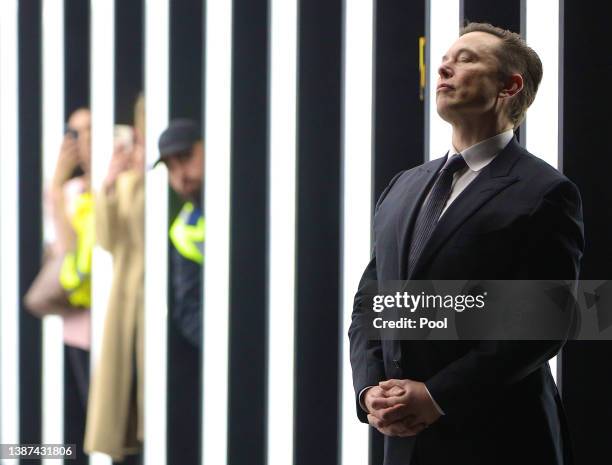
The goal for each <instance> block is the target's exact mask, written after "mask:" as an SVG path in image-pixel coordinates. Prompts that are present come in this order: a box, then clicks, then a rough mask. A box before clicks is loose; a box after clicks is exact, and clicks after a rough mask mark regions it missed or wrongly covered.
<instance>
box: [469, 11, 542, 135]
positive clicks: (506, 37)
mask: <svg viewBox="0 0 612 465" xmlns="http://www.w3.org/2000/svg"><path fill="white" fill-rule="evenodd" d="M469 32H486V33H488V34H492V35H494V36H496V37H499V38H500V39H501V41H502V42H501V44H500V46H499V47H498V48H497V50H496V56H497V61H498V62H499V72H500V78H501V79H502V80H503V81H505V80H506V79H508V78H509V77H510V76H511V75H512V74H514V73H518V74H520V75H521V76H522V77H523V90H522V91H521V92H519V93H518V94H517V95H516V96H515V97H514V98H513V99H512V101H511V102H510V109H509V114H508V116H509V118H510V120H511V121H512V123H513V124H514V127H515V128H516V127H518V126H519V125H520V124H521V123H522V122H523V119H525V112H526V111H527V108H529V106H530V105H531V104H532V103H533V100H534V99H535V96H536V93H537V92H538V86H539V85H540V82H541V81H542V61H541V60H540V57H539V56H538V54H537V53H536V52H535V51H534V50H533V49H532V48H531V47H529V46H528V45H527V43H526V42H525V40H523V38H522V37H521V36H520V35H519V34H517V33H516V32H512V31H508V30H507V29H502V28H500V27H496V26H493V25H492V24H489V23H468V24H467V25H466V26H464V27H463V28H462V29H461V31H460V33H459V35H461V36H462V35H464V34H467V33H469Z"/></svg>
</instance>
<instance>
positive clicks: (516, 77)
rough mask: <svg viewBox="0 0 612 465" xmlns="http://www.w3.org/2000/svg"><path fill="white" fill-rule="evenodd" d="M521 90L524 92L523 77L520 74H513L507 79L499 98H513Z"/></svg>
mask: <svg viewBox="0 0 612 465" xmlns="http://www.w3.org/2000/svg"><path fill="white" fill-rule="evenodd" d="M521 90H523V76H521V75H520V74H511V75H510V77H508V79H506V82H504V86H503V87H502V88H501V90H500V91H499V97H500V98H507V97H513V96H514V95H516V94H518V93H519V92H520V91H521Z"/></svg>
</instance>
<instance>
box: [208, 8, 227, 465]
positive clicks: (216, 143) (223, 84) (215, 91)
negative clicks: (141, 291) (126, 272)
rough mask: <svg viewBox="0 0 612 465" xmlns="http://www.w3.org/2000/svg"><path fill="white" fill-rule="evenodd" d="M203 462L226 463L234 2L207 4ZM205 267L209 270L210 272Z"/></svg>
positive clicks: (223, 464)
mask: <svg viewBox="0 0 612 465" xmlns="http://www.w3.org/2000/svg"><path fill="white" fill-rule="evenodd" d="M205 79H206V99H205V100H206V108H205V113H204V114H205V115H207V117H206V128H205V137H204V141H205V165H206V169H205V171H204V172H205V173H206V182H205V183H204V184H205V195H204V206H205V208H204V213H205V215H206V242H205V254H204V256H205V260H204V264H205V265H204V309H203V312H204V313H203V315H204V320H203V321H204V339H203V341H204V346H203V347H204V353H203V357H202V358H203V364H204V366H203V371H202V372H203V374H204V378H203V379H204V383H203V386H204V387H203V390H204V393H203V402H202V408H203V412H204V414H203V417H202V419H203V425H202V458H203V463H214V464H218V465H225V464H226V463H227V415H228V389H229V380H228V363H229V354H228V352H229V333H228V332H229V235H230V231H229V226H230V167H231V158H230V151H231V144H230V135H231V132H230V131H231V85H230V83H231V82H232V2H229V1H228V2H219V1H216V0H213V1H208V2H207V3H206V78H205ZM206 270H210V272H209V273H207V272H206Z"/></svg>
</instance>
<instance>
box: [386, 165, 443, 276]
mask: <svg viewBox="0 0 612 465" xmlns="http://www.w3.org/2000/svg"><path fill="white" fill-rule="evenodd" d="M447 156H448V155H447ZM446 159H447V157H441V158H439V159H437V160H432V161H431V162H429V163H426V164H424V165H421V166H420V167H419V168H418V169H417V171H416V173H415V175H414V176H415V178H414V179H413V180H411V182H410V186H409V187H408V189H406V191H405V192H404V193H403V195H402V199H401V202H400V205H403V208H405V210H404V211H406V215H402V216H401V217H400V220H399V222H398V231H397V232H398V237H399V251H400V263H399V266H400V277H399V279H407V276H406V270H407V268H408V247H409V246H410V239H411V237H412V228H413V226H414V222H415V221H416V217H417V213H418V212H419V207H420V205H422V203H423V202H424V200H425V197H426V196H427V192H429V188H430V186H431V185H432V184H433V182H434V180H435V178H436V175H437V173H438V171H440V169H441V168H442V167H443V166H444V163H446Z"/></svg>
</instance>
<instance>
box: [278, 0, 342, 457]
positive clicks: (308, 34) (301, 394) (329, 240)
mask: <svg viewBox="0 0 612 465" xmlns="http://www.w3.org/2000/svg"><path fill="white" fill-rule="evenodd" d="M298 4H299V13H298V17H299V20H298V50H299V52H298V78H297V80H298V82H297V85H298V88H297V99H298V102H297V128H296V129H297V162H296V166H297V187H296V195H297V199H296V201H297V210H296V220H297V232H296V234H297V244H296V254H297V257H296V263H297V273H296V298H295V302H296V319H295V363H296V365H295V376H296V384H295V390H294V392H295V430H294V463H295V464H296V465H307V464H312V463H317V464H322V465H323V464H329V465H331V464H335V463H337V461H338V456H339V447H338V444H339V441H338V439H339V418H338V412H339V406H340V398H339V389H340V376H341V368H340V365H339V362H340V361H339V358H338V356H337V355H336V354H337V353H338V348H339V347H341V344H342V342H343V341H342V340H341V339H339V336H340V334H339V333H340V328H341V326H340V321H341V314H342V312H341V305H340V286H341V282H340V273H339V267H340V256H341V255H340V250H341V249H340V247H341V242H340V234H341V229H340V218H341V206H340V199H341V181H340V180H341V169H342V160H341V121H342V119H341V114H342V100H341V95H342V91H341V88H342V82H341V79H342V44H343V39H342V31H343V27H342V24H343V18H344V16H343V2H342V1H341V0H303V1H300V2H298ZM349 156H350V154H349ZM288 272H290V271H289V270H288ZM315 425H316V427H315Z"/></svg>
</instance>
